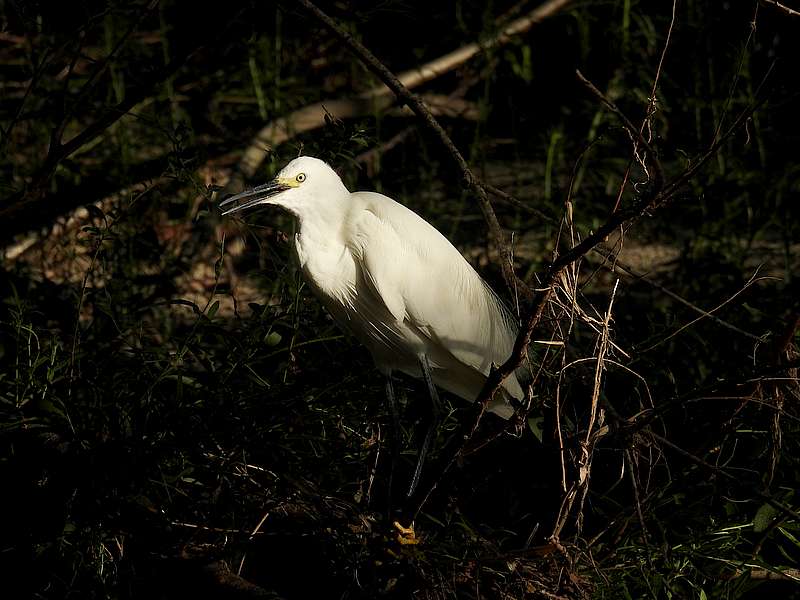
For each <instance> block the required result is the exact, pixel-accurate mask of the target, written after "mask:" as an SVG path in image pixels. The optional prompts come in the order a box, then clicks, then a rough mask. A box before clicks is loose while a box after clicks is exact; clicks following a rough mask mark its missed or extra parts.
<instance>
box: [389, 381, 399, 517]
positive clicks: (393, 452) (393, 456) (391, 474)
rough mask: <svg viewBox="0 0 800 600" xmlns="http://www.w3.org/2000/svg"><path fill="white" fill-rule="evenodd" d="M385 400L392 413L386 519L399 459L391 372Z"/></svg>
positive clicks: (397, 419) (396, 419)
mask: <svg viewBox="0 0 800 600" xmlns="http://www.w3.org/2000/svg"><path fill="white" fill-rule="evenodd" d="M386 400H387V401H388V402H389V412H390V413H391V415H392V433H391V440H392V441H391V444H392V449H391V459H390V460H391V465H390V466H389V481H388V483H387V485H386V515H387V520H388V518H389V516H390V515H391V513H392V480H393V479H394V469H395V467H396V466H397V461H398V460H399V459H400V417H399V414H398V412H397V399H396V398H395V396H394V385H393V384H392V374H391V373H389V374H388V375H387V376H386Z"/></svg>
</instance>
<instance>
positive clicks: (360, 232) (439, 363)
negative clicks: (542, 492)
mask: <svg viewBox="0 0 800 600" xmlns="http://www.w3.org/2000/svg"><path fill="white" fill-rule="evenodd" d="M248 198H252V199H251V200H249V202H245V203H243V204H241V205H239V207H237V208H234V209H233V210H238V208H240V207H241V208H245V207H247V206H252V205H255V204H276V205H279V206H282V207H283V208H285V209H286V210H288V211H289V212H291V213H292V214H293V215H294V216H295V217H296V218H297V220H298V223H299V228H298V233H297V234H296V236H295V249H296V252H297V257H298V259H299V263H300V266H301V269H302V272H303V275H304V277H305V279H306V281H307V282H308V284H309V285H310V287H311V288H312V290H313V291H314V293H315V294H316V295H317V296H318V297H319V299H320V300H321V301H322V303H323V304H324V305H325V307H326V308H327V310H328V311H329V312H330V314H331V316H332V317H333V318H334V320H335V321H336V322H337V324H338V325H339V326H340V327H342V328H343V329H345V330H347V331H349V332H350V333H352V334H353V335H354V336H355V337H356V338H358V339H359V340H360V341H361V342H362V343H363V344H364V345H365V346H366V347H367V348H368V349H369V350H370V352H371V354H372V357H373V359H374V361H375V364H376V366H377V368H378V369H379V370H380V371H381V372H383V373H384V374H386V375H390V374H391V372H392V371H394V370H398V371H402V372H404V373H407V374H409V375H412V376H416V377H420V376H422V375H424V373H423V370H424V368H425V367H424V366H423V365H424V364H425V362H424V361H427V364H428V365H429V366H430V373H431V375H432V379H433V382H434V383H435V384H436V385H438V386H439V387H441V388H443V389H445V390H448V391H450V392H452V393H453V394H456V395H457V396H460V397H461V398H464V399H465V400H468V401H474V400H475V398H476V397H477V395H478V393H479V392H480V390H481V388H482V386H483V384H484V382H485V380H486V376H487V375H488V373H489V370H490V369H491V366H492V364H495V365H497V364H501V363H503V362H505V360H506V359H507V358H508V357H509V356H510V354H511V351H512V347H513V344H514V340H515V338H516V333H517V326H516V324H515V322H514V319H513V317H512V315H511V313H510V312H509V311H508V309H507V308H506V307H505V306H504V305H503V303H502V302H501V301H500V299H499V298H498V297H497V295H496V294H495V293H494V292H493V291H492V290H491V288H490V287H489V286H488V285H487V284H486V282H484V281H483V279H482V278H481V277H480V275H478V273H477V272H476V271H475V270H474V269H473V268H472V266H471V265H470V264H469V263H468V262H467V261H466V260H465V259H464V257H463V256H462V255H461V253H460V252H459V251H458V250H456V248H455V247H454V246H453V245H452V244H451V243H450V242H449V241H448V240H447V239H446V238H445V237H444V236H443V235H442V234H441V233H439V231H437V230H436V229H435V228H434V227H433V226H432V225H430V224H429V223H428V222H427V221H425V220H424V219H423V218H422V217H420V216H419V215H417V214H416V213H414V212H413V211H411V210H409V209H408V208H406V207H405V206H403V205H402V204H399V203H397V202H395V201H394V200H392V199H391V198H388V197H387V196H384V195H382V194H378V193H375V192H355V193H351V192H349V191H348V190H347V188H346V187H345V186H344V184H343V183H342V181H341V179H339V176H338V175H336V173H335V172H334V171H333V169H331V168H330V167H329V166H328V165H327V164H325V163H324V162H322V161H320V160H318V159H315V158H310V157H300V158H297V159H295V160H293V161H292V162H291V163H289V164H288V165H287V166H286V167H285V168H284V169H283V170H282V171H281V172H280V173H279V174H278V176H277V178H276V179H275V181H274V182H272V183H270V184H266V185H265V186H260V188H255V189H254V190H252V192H245V193H244V194H240V195H239V196H236V197H234V198H233V199H232V200H241V199H248ZM504 388H505V395H506V396H511V397H514V398H517V399H521V398H522V396H523V393H522V389H521V387H520V384H519V382H518V380H517V379H516V377H515V376H514V375H512V376H510V377H509V378H507V379H506V380H505V382H504ZM500 396H504V394H498V395H497V397H496V398H497V399H496V400H495V403H494V404H493V405H491V406H490V407H489V410H491V411H492V412H494V413H496V414H498V415H500V416H501V417H504V418H509V417H510V416H511V415H512V414H513V412H514V411H513V407H512V406H511V405H510V403H509V402H508V397H500Z"/></svg>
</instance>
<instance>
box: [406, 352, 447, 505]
mask: <svg viewBox="0 0 800 600" xmlns="http://www.w3.org/2000/svg"><path fill="white" fill-rule="evenodd" d="M419 364H420V367H421V368H422V378H423V379H424V380H425V383H426V384H427V386H428V393H429V394H430V397H431V422H430V425H428V430H427V432H425V439H424V440H423V441H422V446H421V447H420V449H419V456H418V458H417V466H416V468H415V469H414V476H413V477H412V478H411V485H410V486H408V494H406V496H407V497H409V498H410V497H411V496H412V495H413V494H414V490H415V489H416V488H417V484H418V483H419V478H420V475H422V465H424V464H425V457H426V456H427V455H428V450H429V449H430V446H431V442H433V438H434V436H435V434H436V431H437V430H438V429H439V419H440V417H441V413H442V405H441V402H440V401H439V394H438V392H437V391H436V386H434V385H433V377H432V376H431V366H430V364H429V363H428V357H427V356H425V355H423V356H422V358H420V360H419Z"/></svg>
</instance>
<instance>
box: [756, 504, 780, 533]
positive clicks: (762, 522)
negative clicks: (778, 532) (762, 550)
mask: <svg viewBox="0 0 800 600" xmlns="http://www.w3.org/2000/svg"><path fill="white" fill-rule="evenodd" d="M776 514H778V510H777V509H776V508H775V507H774V506H772V505H771V504H762V505H761V508H759V509H758V510H757V511H756V516H755V517H753V531H755V532H756V533H760V532H762V531H765V530H766V529H767V527H769V524H770V523H771V522H772V519H773V517H774V516H775V515H776Z"/></svg>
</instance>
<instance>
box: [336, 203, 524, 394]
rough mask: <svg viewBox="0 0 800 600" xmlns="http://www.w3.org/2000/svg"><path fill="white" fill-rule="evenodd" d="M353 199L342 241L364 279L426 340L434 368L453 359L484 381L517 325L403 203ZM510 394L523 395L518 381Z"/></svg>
mask: <svg viewBox="0 0 800 600" xmlns="http://www.w3.org/2000/svg"><path fill="white" fill-rule="evenodd" d="M354 196H355V198H354V199H355V200H357V201H356V202H354V208H353V213H352V214H351V218H350V219H349V226H348V229H349V231H348V232H347V235H346V238H347V239H348V240H349V243H350V245H351V251H352V252H353V254H354V256H355V257H356V261H357V262H358V263H360V265H361V269H362V271H363V275H364V279H365V281H367V282H368V283H369V285H370V287H371V288H372V289H374V291H375V293H376V295H377V296H378V297H379V298H380V299H381V301H382V302H383V304H384V305H385V307H386V309H387V310H388V311H389V312H390V313H391V314H392V316H393V317H394V318H395V319H396V320H397V322H398V323H400V324H405V325H407V326H409V327H411V328H413V329H414V330H416V331H417V332H418V333H419V335H420V336H421V337H422V338H424V339H425V340H427V348H428V355H429V358H430V359H431V360H432V362H434V363H436V362H447V360H448V357H447V356H446V355H450V356H451V357H452V358H455V359H456V360H457V361H459V362H460V363H462V364H463V365H465V366H468V367H470V368H472V369H474V370H476V371H479V372H480V373H482V374H484V375H485V374H487V373H488V372H489V369H490V367H491V365H492V363H494V364H501V363H503V362H504V361H505V360H506V359H507V358H508V356H509V355H510V353H511V349H512V346H513V343H514V338H515V337H516V325H515V324H514V322H513V319H512V317H511V315H510V314H509V313H508V310H507V309H506V308H505V307H504V306H503V304H502V302H501V301H500V300H499V299H498V298H497V296H496V295H495V294H494V292H493V291H492V290H491V289H490V288H489V286H488V285H487V284H486V283H485V282H484V281H483V279H481V277H480V276H479V275H478V274H477V273H476V272H475V270H474V269H473V268H472V267H471V266H470V265H469V263H468V262H467V261H466V260H465V259H464V257H463V256H462V255H461V253H460V252H459V251H458V250H456V248H455V247H453V245H452V244H450V242H449V241H448V240H447V239H446V238H445V237H444V236H443V235H442V234H441V233H439V231H437V230H436V229H435V228H434V227H433V226H432V225H430V224H429V223H428V222H427V221H425V220H424V219H422V218H421V217H420V216H419V215H417V214H416V213H414V212H412V211H411V210H409V209H407V208H406V207H405V206H403V205H402V204H398V203H397V202H395V201H394V200H391V199H390V198H387V197H386V196H383V195H381V194H376V193H372V192H359V193H356V194H354ZM434 366H436V365H435V364H434ZM440 366H442V367H444V368H450V367H451V365H448V364H441V365H440ZM507 388H508V390H509V392H511V393H512V395H513V396H516V397H520V395H521V390H519V385H518V384H517V382H516V380H513V381H509V385H508V386H507ZM512 388H513V389H512Z"/></svg>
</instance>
